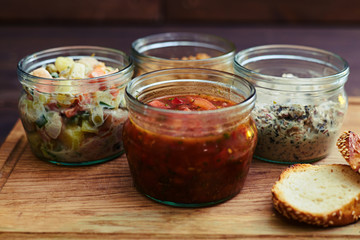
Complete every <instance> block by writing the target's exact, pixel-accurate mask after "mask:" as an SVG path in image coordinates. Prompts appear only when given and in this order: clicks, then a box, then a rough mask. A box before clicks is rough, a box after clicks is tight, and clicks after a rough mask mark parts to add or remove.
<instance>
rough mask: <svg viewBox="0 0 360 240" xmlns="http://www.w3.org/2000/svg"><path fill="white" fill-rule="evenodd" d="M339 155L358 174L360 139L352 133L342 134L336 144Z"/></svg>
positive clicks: (359, 171)
mask: <svg viewBox="0 0 360 240" xmlns="http://www.w3.org/2000/svg"><path fill="white" fill-rule="evenodd" d="M336 146H337V147H338V149H339V152H340V153H341V155H342V156H343V157H344V158H345V160H346V161H347V162H348V163H349V164H350V166H351V168H352V169H353V170H354V171H355V172H358V173H360V137H359V135H357V134H356V133H354V132H352V131H347V132H344V133H343V134H342V135H341V136H340V137H339V139H338V140H337V142H336Z"/></svg>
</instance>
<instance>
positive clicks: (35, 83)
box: [17, 46, 134, 165]
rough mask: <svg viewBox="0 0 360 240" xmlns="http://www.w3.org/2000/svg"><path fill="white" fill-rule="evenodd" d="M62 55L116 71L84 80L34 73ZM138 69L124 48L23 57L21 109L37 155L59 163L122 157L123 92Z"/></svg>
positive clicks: (73, 49)
mask: <svg viewBox="0 0 360 240" xmlns="http://www.w3.org/2000/svg"><path fill="white" fill-rule="evenodd" d="M58 57H69V58H71V59H73V61H79V59H83V58H88V59H89V57H90V59H92V60H94V59H97V61H101V62H102V63H104V64H105V66H106V68H109V67H112V68H113V69H117V71H116V70H115V72H112V73H110V74H107V75H103V76H99V77H93V78H84V79H64V78H51V76H50V77H47V78H43V77H38V76H35V75H34V73H35V72H33V71H34V70H35V69H39V68H41V67H43V68H51V66H53V67H54V66H55V64H54V63H56V59H57V58H58ZM133 68H134V67H133V63H132V61H131V59H130V58H129V56H127V55H126V54H124V53H123V52H121V51H118V50H114V49H109V48H103V47H94V46H70V47H60V48H54V49H48V50H44V51H41V52H37V53H34V54H31V55H29V56H27V57H25V58H23V59H22V60H20V62H19V63H18V67H17V74H18V79H19V81H20V83H21V85H22V89H23V91H22V94H21V96H20V99H19V111H20V118H21V121H22V123H23V126H24V129H25V132H26V135H27V138H28V141H29V144H30V147H31V149H32V151H33V153H34V154H35V155H36V156H37V157H38V158H40V159H42V160H45V161H48V162H51V163H55V164H60V165H89V164H95V163H101V162H105V161H108V160H110V159H113V158H115V157H117V156H119V155H121V154H122V153H123V152H124V150H123V145H122V129H123V124H124V121H125V119H126V118H127V110H126V109H125V100H124V90H125V86H126V84H127V83H128V82H129V81H130V79H131V77H132V75H133ZM74 69H75V67H74V68H71V71H72V73H76V71H75V70H74ZM68 70H70V69H69V68H66V69H65V70H63V71H68ZM62 73H63V72H61V73H60V74H62ZM56 74H57V73H56Z"/></svg>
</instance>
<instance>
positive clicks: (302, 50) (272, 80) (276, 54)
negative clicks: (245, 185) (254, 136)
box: [234, 45, 349, 164]
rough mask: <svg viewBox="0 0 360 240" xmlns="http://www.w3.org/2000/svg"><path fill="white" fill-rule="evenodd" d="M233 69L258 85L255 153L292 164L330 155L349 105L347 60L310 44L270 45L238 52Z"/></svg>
mask: <svg viewBox="0 0 360 240" xmlns="http://www.w3.org/2000/svg"><path fill="white" fill-rule="evenodd" d="M234 69H235V72H236V74H238V75H239V76H242V77H244V78H245V79H247V80H248V81H250V82H251V83H253V84H254V85H255V88H256V90H257V101H256V104H255V108H254V111H253V112H252V115H253V118H254V120H255V122H256V126H257V129H258V144H257V147H256V151H255V154H254V156H255V157H256V158H258V159H261V160H264V161H269V162H275V163H286V164H293V163H306V162H314V161H317V160H320V159H322V158H324V157H326V156H327V155H328V153H329V150H330V149H331V147H332V146H333V145H334V144H335V140H336V139H337V136H338V133H339V130H340V128H341V126H342V122H343V119H344V115H345V113H346V110H347V106H348V103H347V96H346V93H345V90H344V84H345V82H346V81H347V79H348V75H349V66H348V64H347V62H346V61H345V60H344V59H342V58H341V57H340V56H338V55H336V54H333V53H331V52H328V51H324V50H321V49H316V48H311V47H305V46H296V45H265V46H259V47H254V48H249V49H246V50H243V51H240V52H238V53H237V54H236V56H235V63H234Z"/></svg>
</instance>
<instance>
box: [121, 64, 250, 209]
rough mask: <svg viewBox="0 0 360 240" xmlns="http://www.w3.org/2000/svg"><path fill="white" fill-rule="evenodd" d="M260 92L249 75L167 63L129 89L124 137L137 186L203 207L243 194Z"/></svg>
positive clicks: (163, 199) (175, 202)
mask: <svg viewBox="0 0 360 240" xmlns="http://www.w3.org/2000/svg"><path fill="white" fill-rule="evenodd" d="M255 98H256V94H255V89H254V87H253V86H252V85H251V84H250V83H248V82H247V81H245V80H244V79H242V78H240V77H238V76H236V75H233V74H230V73H226V72H220V71H216V70H210V69H195V68H193V69H190V68H189V69H186V68H185V69H167V70H160V71H155V72H151V73H147V74H144V75H141V76H139V77H137V78H135V79H133V80H132V81H131V82H130V83H129V84H128V86H127V88H126V90H125V100H126V102H127V106H128V109H129V118H128V120H127V121H126V122H125V125H124V131H123V139H124V147H125V152H126V155H127V159H128V162H129V166H130V170H131V174H132V177H133V181H134V183H135V186H136V188H137V189H138V190H139V191H140V192H141V193H143V194H145V195H146V196H147V197H149V198H151V199H153V200H155V201H157V202H160V203H163V204H167V205H172V206H180V207H202V206H209V205H213V204H217V203H220V202H223V201H226V200H228V199H230V198H232V197H234V196H235V195H237V194H238V193H239V192H240V190H241V188H242V187H243V184H244V182H245V178H246V176H247V174H248V170H249V166H250V162H251V160H252V156H253V152H254V149H255V145H256V142H257V132H256V127H255V124H254V122H253V120H252V118H251V116H250V113H251V111H252V109H253V107H254V102H255Z"/></svg>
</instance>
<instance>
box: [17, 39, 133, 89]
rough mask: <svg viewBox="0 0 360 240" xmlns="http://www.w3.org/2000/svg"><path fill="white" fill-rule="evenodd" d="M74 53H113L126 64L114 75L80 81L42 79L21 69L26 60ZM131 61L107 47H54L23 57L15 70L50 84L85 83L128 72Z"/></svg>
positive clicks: (124, 55)
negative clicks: (77, 51)
mask: <svg viewBox="0 0 360 240" xmlns="http://www.w3.org/2000/svg"><path fill="white" fill-rule="evenodd" d="M72 50H74V51H76V50H80V51H81V50H89V51H90V50H94V52H105V53H114V54H119V55H121V56H123V57H125V58H126V59H127V60H128V64H127V65H126V66H125V65H124V68H122V69H121V70H119V71H118V72H115V73H111V74H107V75H103V76H99V77H93V78H82V79H68V78H66V79H56V78H44V77H37V76H34V75H32V74H30V73H28V72H27V71H25V70H24V69H23V68H22V65H23V64H24V63H25V61H27V60H31V59H36V58H38V56H46V55H51V54H55V53H61V52H62V51H72ZM133 67H134V66H133V61H132V59H131V57H130V56H128V55H127V54H126V53H124V52H123V51H120V50H117V49H114V48H107V47H100V46H91V45H74V46H63V47H56V48H49V49H45V50H41V51H38V52H35V53H32V54H29V55H27V56H25V57H23V58H22V59H21V60H20V61H19V62H18V64H17V69H18V71H19V72H20V73H21V74H22V75H24V76H25V77H27V78H36V79H41V80H43V81H45V82H46V81H49V82H52V81H54V80H56V81H59V82H62V81H69V80H76V81H80V82H87V81H89V80H97V79H100V78H104V77H113V76H116V75H120V74H123V73H124V72H129V71H131V70H132V68H133Z"/></svg>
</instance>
